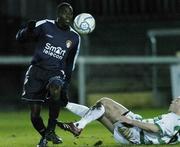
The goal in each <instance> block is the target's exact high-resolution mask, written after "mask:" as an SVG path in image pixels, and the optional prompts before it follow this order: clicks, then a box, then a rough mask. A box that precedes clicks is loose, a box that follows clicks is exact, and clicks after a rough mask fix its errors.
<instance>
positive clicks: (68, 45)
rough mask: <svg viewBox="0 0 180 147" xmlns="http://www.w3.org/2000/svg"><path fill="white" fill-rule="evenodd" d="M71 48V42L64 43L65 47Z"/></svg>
mask: <svg viewBox="0 0 180 147" xmlns="http://www.w3.org/2000/svg"><path fill="white" fill-rule="evenodd" d="M71 46H72V41H71V40H67V41H66V47H67V48H70V47H71Z"/></svg>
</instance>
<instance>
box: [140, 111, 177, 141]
mask: <svg viewBox="0 0 180 147" xmlns="http://www.w3.org/2000/svg"><path fill="white" fill-rule="evenodd" d="M142 122H148V123H153V124H155V125H157V126H158V127H159V129H160V133H149V132H146V131H143V132H144V142H145V144H167V143H169V141H170V140H171V138H172V136H174V135H175V134H176V133H177V132H178V131H179V130H180V116H179V115H176V114H175V113H168V114H163V115H161V116H159V117H155V118H153V119H144V120H142ZM173 142H180V135H179V134H178V135H177V138H176V139H175V140H174V141H173Z"/></svg>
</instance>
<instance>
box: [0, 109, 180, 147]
mask: <svg viewBox="0 0 180 147" xmlns="http://www.w3.org/2000/svg"><path fill="white" fill-rule="evenodd" d="M42 112H43V113H42V116H43V118H44V119H45V120H46V121H45V123H47V118H48V113H47V111H46V110H43V111H42ZM134 112H136V113H139V114H141V115H143V116H145V117H146V118H147V117H153V116H156V115H158V114H161V113H164V112H165V110H136V111H134ZM60 118H61V120H62V121H67V122H69V121H75V120H78V119H79V117H78V116H76V115H74V114H72V113H70V112H68V111H65V110H63V111H62V112H61V115H60ZM56 133H57V134H58V135H59V136H61V137H62V139H63V141H64V142H63V144H60V145H53V144H52V143H50V142H49V143H48V147H94V146H96V147H124V146H128V147H132V146H136V147H139V146H140V147H144V146H145V145H120V144H117V143H115V141H114V138H113V136H112V134H111V133H109V132H108V131H107V130H106V129H105V127H104V126H103V125H101V124H100V123H99V122H97V121H95V122H93V123H91V124H89V125H88V126H87V127H86V129H84V130H83V132H82V134H81V135H80V137H79V138H75V137H73V135H72V134H70V133H69V132H65V131H63V130H61V129H59V128H56ZM39 139H40V136H39V134H38V133H37V132H36V131H35V130H34V129H33V127H32V125H31V122H30V120H29V111H27V110H26V111H22V110H21V111H16V112H13V111H0V147H36V144H37V143H38V141H39ZM150 146H152V147H156V146H163V147H165V146H173V147H178V146H179V145H150Z"/></svg>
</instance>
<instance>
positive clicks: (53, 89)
mask: <svg viewBox="0 0 180 147" xmlns="http://www.w3.org/2000/svg"><path fill="white" fill-rule="evenodd" d="M49 91H50V95H51V98H52V99H53V100H58V99H59V98H60V93H61V86H59V85H54V84H50V86H49Z"/></svg>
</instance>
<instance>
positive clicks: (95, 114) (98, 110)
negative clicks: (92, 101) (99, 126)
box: [74, 105, 105, 129]
mask: <svg viewBox="0 0 180 147" xmlns="http://www.w3.org/2000/svg"><path fill="white" fill-rule="evenodd" d="M104 112H105V108H104V106H103V105H101V106H98V107H97V106H93V107H91V108H90V109H89V111H87V113H86V114H85V115H84V116H83V117H82V118H81V120H80V121H78V122H75V123H74V125H76V126H77V127H78V128H79V129H83V128H84V127H85V126H86V125H87V124H88V123H90V122H92V121H93V120H97V119H98V118H100V117H101V116H102V115H103V114H104Z"/></svg>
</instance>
